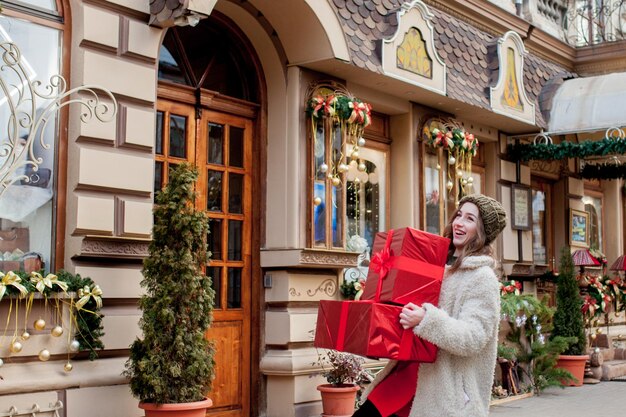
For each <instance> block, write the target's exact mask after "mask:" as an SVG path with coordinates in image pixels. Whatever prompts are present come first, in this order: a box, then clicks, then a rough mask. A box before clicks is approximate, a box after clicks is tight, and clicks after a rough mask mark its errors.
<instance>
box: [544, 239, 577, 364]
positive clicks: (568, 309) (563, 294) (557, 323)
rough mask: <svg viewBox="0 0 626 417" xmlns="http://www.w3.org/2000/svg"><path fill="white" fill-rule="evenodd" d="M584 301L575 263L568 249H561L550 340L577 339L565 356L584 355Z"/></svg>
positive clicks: (565, 352) (564, 352)
mask: <svg viewBox="0 0 626 417" xmlns="http://www.w3.org/2000/svg"><path fill="white" fill-rule="evenodd" d="M582 304H583V300H582V298H581V297H580V292H579V289H578V282H577V281H576V278H575V276H574V262H573V260H572V254H571V253H570V250H569V248H568V247H564V248H563V249H561V258H560V267H559V277H558V279H557V292H556V312H555V313H554V328H553V330H552V333H551V334H550V339H551V340H552V339H554V338H556V337H557V336H562V337H565V338H569V337H575V338H576V340H575V342H574V343H572V344H570V345H569V347H568V348H567V349H566V350H565V351H563V354H564V355H583V354H584V353H585V347H586V340H585V328H584V323H583V313H582V309H581V308H582Z"/></svg>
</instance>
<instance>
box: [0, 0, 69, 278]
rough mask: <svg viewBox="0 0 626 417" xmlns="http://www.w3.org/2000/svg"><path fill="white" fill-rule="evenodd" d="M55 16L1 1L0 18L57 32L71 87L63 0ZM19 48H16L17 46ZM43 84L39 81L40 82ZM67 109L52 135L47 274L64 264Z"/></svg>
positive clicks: (63, 72) (64, 72)
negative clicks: (54, 134) (52, 161)
mask: <svg viewBox="0 0 626 417" xmlns="http://www.w3.org/2000/svg"><path fill="white" fill-rule="evenodd" d="M56 4H57V10H58V16H55V15H53V14H51V13H47V12H43V11H40V10H39V9H37V8H30V7H27V6H26V5H21V4H16V3H11V2H10V1H6V2H2V15H4V16H6V17H11V18H16V19H23V20H26V21H29V22H31V23H34V24H38V25H42V26H46V27H49V28H53V29H57V30H58V31H59V32H60V33H59V39H60V41H61V42H60V48H61V54H60V56H61V59H60V63H59V65H60V71H59V75H61V76H62V77H63V78H64V79H65V80H66V81H67V85H68V86H69V85H71V80H70V78H69V77H70V63H71V61H70V46H71V24H70V23H69V22H68V20H69V13H66V10H69V9H70V8H69V5H68V3H67V2H66V1H64V0H56ZM18 47H19V45H18ZM42 81H43V80H42ZM69 111H70V108H69V106H63V107H61V109H59V110H58V112H59V114H58V120H59V122H58V130H57V132H56V143H55V151H54V153H53V158H54V159H55V161H54V162H55V163H54V170H53V178H54V186H53V188H52V191H53V193H52V228H51V230H52V233H53V236H50V239H51V253H50V264H49V266H47V268H48V269H49V270H50V271H57V270H60V269H62V268H63V267H64V265H65V227H66V221H67V219H66V207H67V168H68V167H67V165H68V144H67V142H68V128H69Z"/></svg>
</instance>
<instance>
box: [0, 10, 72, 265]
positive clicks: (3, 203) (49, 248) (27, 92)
mask: <svg viewBox="0 0 626 417" xmlns="http://www.w3.org/2000/svg"><path fill="white" fill-rule="evenodd" d="M56 5H57V3H56V2H54V1H43V0H39V1H35V0H31V1H22V2H18V1H9V2H3V4H2V6H3V10H2V15H0V42H3V43H6V42H10V43H13V44H14V45H16V47H17V48H18V49H19V51H20V53H21V61H20V66H21V69H20V68H18V67H17V66H14V67H11V66H9V65H6V62H3V64H5V65H4V66H3V67H2V69H0V76H1V77H2V83H3V87H4V88H3V92H2V93H0V129H2V131H3V132H4V136H3V137H2V138H1V139H0V142H1V144H0V146H1V147H2V149H3V154H2V156H0V270H2V271H8V270H18V269H22V270H26V271H27V272H28V271H30V270H38V269H40V268H41V267H42V266H43V267H45V269H46V270H55V269H56V265H54V263H55V255H56V256H59V255H61V254H55V253H54V242H56V237H55V236H56V233H57V231H56V227H57V222H56V215H57V213H56V205H57V204H56V199H57V195H56V191H57V184H56V183H57V177H58V175H57V173H58V164H57V149H58V142H59V131H60V128H59V125H60V123H61V120H60V119H61V118H60V116H59V114H58V113H57V112H51V113H46V117H47V122H46V123H42V124H40V125H38V124H37V121H38V118H40V117H42V116H44V110H45V109H46V107H47V106H48V105H50V104H51V103H52V99H51V98H49V96H56V95H57V93H58V91H57V90H55V91H46V88H47V87H49V86H50V84H51V82H52V81H54V80H55V78H54V77H55V76H56V75H58V74H61V73H62V68H61V61H62V45H63V32H62V28H63V24H62V14H61V13H60V10H57V8H56ZM4 45H5V47H4V49H0V53H6V51H7V49H6V48H7V47H6V44H4ZM36 81H39V82H41V85H40V86H37V85H35V82H36ZM33 92H39V93H40V94H42V95H43V96H42V95H38V94H36V93H35V94H34V93H33ZM51 92H52V94H50V93H51ZM46 93H47V95H48V97H46ZM31 107H34V109H33V108H31ZM16 120H18V122H16ZM35 167H37V168H38V169H37V170H35ZM60 233H62V231H60ZM59 259H62V256H59Z"/></svg>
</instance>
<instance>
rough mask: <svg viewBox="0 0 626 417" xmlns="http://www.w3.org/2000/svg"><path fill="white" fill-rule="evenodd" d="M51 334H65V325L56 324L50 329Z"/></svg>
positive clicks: (55, 335) (56, 335)
mask: <svg viewBox="0 0 626 417" xmlns="http://www.w3.org/2000/svg"><path fill="white" fill-rule="evenodd" d="M50 334H51V335H52V336H54V337H59V336H61V335H62V334H63V327H61V326H54V327H53V328H52V330H50Z"/></svg>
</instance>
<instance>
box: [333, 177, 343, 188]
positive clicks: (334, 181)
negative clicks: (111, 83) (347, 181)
mask: <svg viewBox="0 0 626 417" xmlns="http://www.w3.org/2000/svg"><path fill="white" fill-rule="evenodd" d="M332 183H333V185H334V186H335V187H339V184H341V180H340V179H339V177H333V179H332Z"/></svg>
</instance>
